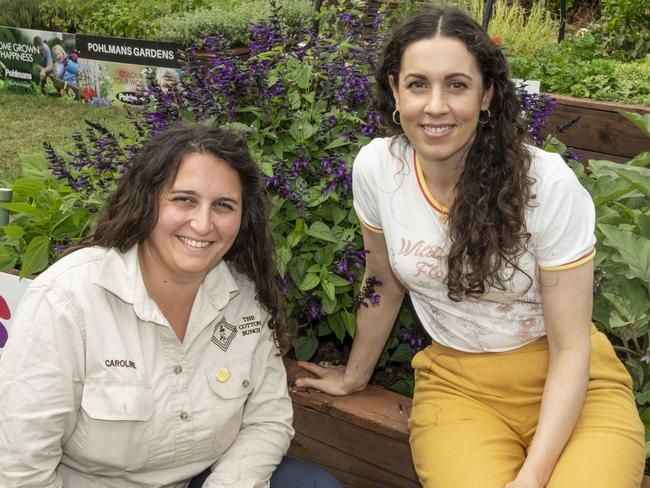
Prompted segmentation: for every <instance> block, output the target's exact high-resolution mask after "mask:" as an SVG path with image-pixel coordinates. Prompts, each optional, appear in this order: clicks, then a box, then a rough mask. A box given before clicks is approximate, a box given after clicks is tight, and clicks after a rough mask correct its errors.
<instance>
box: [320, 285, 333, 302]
mask: <svg viewBox="0 0 650 488" xmlns="http://www.w3.org/2000/svg"><path fill="white" fill-rule="evenodd" d="M321 288H322V289H323V291H324V292H325V296H326V297H327V298H329V299H330V300H332V301H334V300H336V287H335V286H334V285H333V284H332V283H330V282H329V281H323V282H322V283H321Z"/></svg>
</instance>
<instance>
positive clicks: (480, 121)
mask: <svg viewBox="0 0 650 488" xmlns="http://www.w3.org/2000/svg"><path fill="white" fill-rule="evenodd" d="M485 112H487V119H485V120H481V114H483V111H481V114H479V116H478V123H479V124H487V123H488V122H489V121H490V117H492V112H490V109H489V108H487V109H485Z"/></svg>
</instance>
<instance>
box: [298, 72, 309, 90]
mask: <svg viewBox="0 0 650 488" xmlns="http://www.w3.org/2000/svg"><path fill="white" fill-rule="evenodd" d="M310 80H311V67H310V66H302V67H301V68H300V69H298V72H297V76H296V83H297V85H298V86H299V87H300V88H302V89H303V90H306V89H307V88H309V81H310Z"/></svg>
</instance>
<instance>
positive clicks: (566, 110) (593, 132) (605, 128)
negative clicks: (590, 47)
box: [546, 93, 650, 163]
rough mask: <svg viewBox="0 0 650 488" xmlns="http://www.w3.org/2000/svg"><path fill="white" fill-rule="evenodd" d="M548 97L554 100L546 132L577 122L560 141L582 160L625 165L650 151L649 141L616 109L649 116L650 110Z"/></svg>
mask: <svg viewBox="0 0 650 488" xmlns="http://www.w3.org/2000/svg"><path fill="white" fill-rule="evenodd" d="M549 95H550V96H551V97H553V98H555V99H556V100H557V106H556V107H555V110H554V111H553V113H552V114H551V117H550V120H549V124H548V127H547V130H546V133H549V132H555V131H556V129H557V127H559V126H561V125H562V124H564V123H565V122H567V121H568V120H572V119H574V118H576V117H580V119H579V120H578V121H577V122H576V123H575V124H574V125H573V127H571V128H570V129H569V130H567V131H566V132H565V133H563V134H559V138H560V140H561V141H562V142H563V143H565V144H566V145H568V146H570V147H572V148H574V149H576V150H578V151H580V152H581V153H582V155H583V161H584V162H586V161H587V160H589V159H608V160H611V161H616V162H619V163H625V162H627V161H629V160H630V159H632V158H633V157H634V156H636V155H637V154H639V153H640V152H643V151H648V150H649V149H650V142H649V141H648V138H647V137H645V135H644V134H643V133H642V132H641V130H640V129H639V128H638V127H637V126H635V125H634V124H633V123H632V122H630V121H629V120H627V119H626V118H625V117H623V116H622V115H620V114H619V113H618V112H617V111H616V110H618V109H622V110H626V111H628V112H637V113H640V114H648V113H650V107H646V106H643V105H625V104H620V103H612V102H599V101H595V100H588V99H586V98H574V97H568V96H565V95H555V94H552V93H549Z"/></svg>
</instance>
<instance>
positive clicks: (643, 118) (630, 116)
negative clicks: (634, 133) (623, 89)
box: [617, 109, 650, 137]
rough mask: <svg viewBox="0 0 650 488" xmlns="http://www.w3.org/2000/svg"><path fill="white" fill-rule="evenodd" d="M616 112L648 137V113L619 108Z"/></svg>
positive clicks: (649, 118) (649, 127) (649, 115)
mask: <svg viewBox="0 0 650 488" xmlns="http://www.w3.org/2000/svg"><path fill="white" fill-rule="evenodd" d="M617 112H618V113H619V114H621V115H622V116H623V117H625V118H626V119H627V120H629V121H630V122H632V123H633V124H634V125H636V126H637V127H638V128H639V129H641V130H642V131H643V133H644V134H645V135H646V136H647V137H650V114H643V115H641V114H637V113H635V112H628V111H626V110H621V109H619V110H617Z"/></svg>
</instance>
